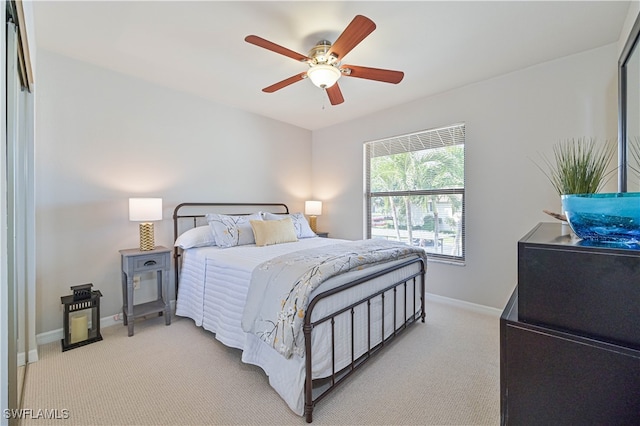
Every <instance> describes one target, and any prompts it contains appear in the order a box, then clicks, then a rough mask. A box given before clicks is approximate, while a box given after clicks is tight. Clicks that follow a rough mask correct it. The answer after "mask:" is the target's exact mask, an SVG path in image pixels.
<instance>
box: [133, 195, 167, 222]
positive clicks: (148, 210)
mask: <svg viewBox="0 0 640 426" xmlns="http://www.w3.org/2000/svg"><path fill="white" fill-rule="evenodd" d="M129 220H130V221H133V222H150V221H152V220H162V198H129Z"/></svg>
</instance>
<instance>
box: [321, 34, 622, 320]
mask: <svg viewBox="0 0 640 426" xmlns="http://www.w3.org/2000/svg"><path fill="white" fill-rule="evenodd" d="M617 59H618V49H617V45H616V44H611V45H609V46H605V47H602V48H598V49H595V50H592V51H588V52H584V53H581V54H578V55H573V56H570V57H566V58H563V59H560V60H556V61H553V62H548V63H544V64H540V65H537V66H534V67H531V68H528V69H525V70H522V71H518V72H514V73H511V74H507V75H504V76H501V77H498V78H494V79H491V80H487V81H484V82H480V83H477V84H473V85H470V86H466V87H462V88H459V89H456V90H452V91H450V92H446V93H442V94H439V95H436V96H432V97H429V98H425V99H421V100H418V101H416V102H413V103H410V104H405V105H401V106H398V107H396V108H392V109H389V110H387V111H385V112H382V113H379V114H373V115H370V116H367V117H365V118H362V119H359V120H355V121H352V122H349V123H346V124H342V125H337V126H334V127H331V128H327V129H323V130H320V131H315V132H314V133H313V151H312V158H313V178H312V182H313V194H314V196H315V197H316V198H317V199H320V200H324V205H323V208H324V213H323V215H322V216H321V217H319V218H318V227H319V228H320V229H323V230H326V231H328V232H329V233H330V235H331V236H333V237H338V238H350V239H353V238H362V236H363V214H362V212H363V209H364V208H363V205H364V199H363V172H362V169H363V168H362V165H363V153H362V150H363V148H362V144H363V142H366V141H370V140H376V139H380V138H384V137H387V136H394V135H400V134H405V133H411V132H415V131H419V130H424V129H429V128H433V127H438V126H443V125H448V124H453V123H457V122H465V123H466V135H467V139H466V234H467V245H466V250H467V251H466V266H454V265H448V264H442V263H435V262H430V263H429V265H428V273H427V275H428V279H427V280H428V287H427V291H428V292H431V293H435V294H438V295H441V296H446V297H450V298H455V299H461V300H464V301H468V302H472V303H477V304H481V305H486V306H491V307H495V308H504V305H505V303H506V301H507V300H508V297H509V296H510V294H511V292H512V290H513V288H514V287H515V285H516V278H517V241H518V240H519V239H520V238H521V237H522V236H523V235H524V234H526V233H527V232H528V231H529V230H530V229H531V228H532V227H533V226H534V225H536V224H537V223H538V222H545V221H546V222H552V221H554V219H551V218H550V217H549V216H547V215H545V214H544V213H542V210H543V209H549V210H553V211H559V208H560V201H559V198H558V196H557V195H556V194H555V193H554V191H553V188H552V186H551V184H550V183H549V182H548V180H547V179H546V177H545V176H544V175H543V174H542V172H541V171H540V170H539V169H538V168H537V167H536V165H535V164H534V162H533V160H535V159H539V158H540V157H539V155H540V153H544V154H546V155H551V153H552V151H551V150H552V145H553V144H554V143H555V142H557V141H558V140H559V139H565V138H572V137H580V136H593V137H598V138H601V139H605V138H609V139H611V143H613V144H616V143H617V142H616V139H617ZM425 78H427V76H425ZM401 84H402V83H401ZM336 153H339V154H338V155H336ZM606 190H608V191H615V190H616V179H615V175H613V179H612V180H611V182H610V185H609V187H608V188H607V189H606Z"/></svg>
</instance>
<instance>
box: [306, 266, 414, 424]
mask: <svg viewBox="0 0 640 426" xmlns="http://www.w3.org/2000/svg"><path fill="white" fill-rule="evenodd" d="M412 264H418V267H419V271H418V272H415V273H411V274H410V275H408V276H406V277H402V279H400V280H398V281H394V282H393V283H391V284H389V285H386V286H385V287H384V288H381V289H378V290H377V291H375V292H373V293H371V294H368V295H366V296H364V297H362V298H360V299H359V300H357V301H356V302H354V303H351V304H350V305H348V306H345V307H343V308H341V309H339V310H336V311H335V312H331V313H329V314H327V315H323V316H322V317H320V318H317V319H314V320H312V318H313V310H314V307H316V305H317V304H318V303H319V302H320V301H322V300H324V299H326V298H328V297H331V296H334V295H336V294H339V293H341V292H343V291H345V290H348V289H351V288H355V287H357V286H361V285H367V283H368V282H370V281H371V280H373V279H376V278H378V277H383V276H385V275H388V274H391V273H393V272H395V271H398V270H399V269H402V268H405V267H408V266H410V265H412ZM425 273H426V264H425V261H424V260H423V259H422V258H412V259H409V260H407V261H405V262H402V263H400V264H396V265H394V266H393V267H390V268H387V269H384V270H381V271H379V272H376V273H373V274H371V275H367V276H365V277H362V278H360V279H358V280H356V281H353V282H349V283H346V284H343V285H341V286H339V287H336V288H334V289H331V290H328V291H326V292H323V293H320V294H318V295H316V296H315V297H314V298H313V299H312V300H311V302H310V303H309V306H308V308H307V311H306V313H305V318H304V326H303V332H304V340H305V364H306V365H305V372H306V376H305V377H306V378H305V404H304V412H305V419H306V421H307V423H311V422H312V420H313V408H314V406H315V404H316V403H317V402H319V401H320V400H322V399H323V398H324V397H325V396H327V395H328V394H329V393H330V392H331V391H332V390H333V389H335V388H336V387H337V386H338V385H339V384H340V383H342V382H343V381H344V380H346V379H347V378H348V377H349V376H351V375H352V374H353V373H354V372H355V371H356V370H357V369H359V368H360V367H361V366H362V365H364V364H365V363H366V362H367V361H368V360H369V359H370V358H371V357H372V356H373V355H375V354H376V353H377V352H378V351H379V350H380V349H382V348H383V347H385V346H386V345H387V344H388V343H389V342H390V341H391V340H393V339H394V338H395V337H396V336H398V335H399V334H400V333H402V332H403V331H404V330H406V329H407V327H408V326H409V325H410V324H412V323H415V322H417V321H418V319H420V320H421V321H422V322H425ZM398 289H400V290H401V291H400V293H401V295H400V296H398V292H399V290H398ZM389 297H391V298H392V299H393V300H391V301H390V302H387V301H386V300H385V299H387V298H389ZM399 297H401V298H403V300H400V301H399V300H398V298H399ZM377 298H379V299H380V303H381V312H380V314H381V329H380V330H373V325H372V306H371V305H372V301H373V300H375V299H377ZM399 302H400V303H399ZM389 303H391V304H392V311H391V312H392V315H393V328H392V331H391V333H389V335H387V336H385V315H386V314H387V312H386V311H385V304H387V306H388V304H389ZM358 308H361V309H366V325H365V326H364V327H365V329H366V330H364V332H366V333H367V348H366V351H364V353H362V354H361V355H356V348H355V336H356V332H357V331H358V332H363V330H358V329H356V321H355V320H354V317H355V312H356V309H358ZM398 309H402V311H403V312H398ZM400 313H401V314H402V318H403V320H402V321H400V323H398V322H397V320H396V319H397V318H398V315H399V314H400ZM374 314H375V313H374ZM345 315H346V316H347V318H346V321H347V324H349V323H350V333H349V335H350V339H351V342H350V350H351V361H350V362H349V363H348V365H347V366H346V367H344V368H341V369H339V370H338V369H337V367H336V360H335V357H336V333H335V328H334V326H335V323H336V319H338V318H344V317H343V316H345ZM349 316H350V318H349ZM323 324H329V326H330V329H331V333H330V335H331V342H330V345H331V356H332V360H331V365H332V369H331V374H330V375H329V376H328V377H324V378H322V379H315V380H314V379H313V378H312V374H313V372H312V366H313V348H312V332H313V330H314V328H316V327H318V326H320V325H323ZM377 332H379V333H381V334H380V341H379V342H378V343H375V344H372V339H371V336H372V335H373V333H377ZM314 391H315V393H316V395H314Z"/></svg>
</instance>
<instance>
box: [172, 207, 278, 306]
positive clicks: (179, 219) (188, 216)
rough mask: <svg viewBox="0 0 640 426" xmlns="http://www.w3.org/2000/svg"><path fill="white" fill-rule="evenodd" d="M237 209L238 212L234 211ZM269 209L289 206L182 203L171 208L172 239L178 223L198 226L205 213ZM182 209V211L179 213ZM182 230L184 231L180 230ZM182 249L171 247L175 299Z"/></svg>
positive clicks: (247, 213)
mask: <svg viewBox="0 0 640 426" xmlns="http://www.w3.org/2000/svg"><path fill="white" fill-rule="evenodd" d="M232 209H237V210H238V211H239V212H234V211H233V210H232ZM265 209H266V210H269V211H270V212H271V213H277V214H289V207H287V205H286V204H284V203H182V204H178V205H177V206H176V208H175V209H174V210H173V241H176V240H177V239H178V236H179V235H180V230H181V228H180V227H179V223H184V222H185V221H186V222H187V223H190V227H191V228H195V227H196V226H198V220H200V221H202V220H203V218H204V217H205V216H206V215H207V213H223V214H229V215H234V216H238V215H249V214H252V213H256V212H257V211H260V210H265ZM181 211H183V212H184V213H181ZM182 232H184V231H182ZM181 255H182V249H180V248H179V247H174V248H173V262H174V263H173V265H174V269H175V278H176V280H175V286H176V300H177V298H178V280H179V276H180V273H179V272H180V263H179V262H180V256H181Z"/></svg>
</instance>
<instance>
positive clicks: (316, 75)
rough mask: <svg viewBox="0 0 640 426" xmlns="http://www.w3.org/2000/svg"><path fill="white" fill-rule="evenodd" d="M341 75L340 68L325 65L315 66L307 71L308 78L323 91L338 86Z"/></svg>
mask: <svg viewBox="0 0 640 426" xmlns="http://www.w3.org/2000/svg"><path fill="white" fill-rule="evenodd" d="M340 75H342V74H341V72H340V70H339V69H338V68H336V67H334V66H332V65H325V64H318V65H314V66H312V67H311V68H310V69H309V71H307V77H309V79H310V80H311V82H312V83H313V84H315V85H316V86H318V87H319V88H321V89H328V88H329V87H331V86H333V85H334V84H336V81H338V79H339V78H340Z"/></svg>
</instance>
